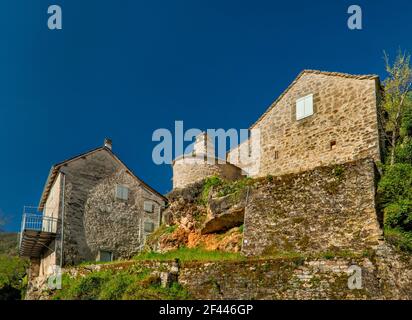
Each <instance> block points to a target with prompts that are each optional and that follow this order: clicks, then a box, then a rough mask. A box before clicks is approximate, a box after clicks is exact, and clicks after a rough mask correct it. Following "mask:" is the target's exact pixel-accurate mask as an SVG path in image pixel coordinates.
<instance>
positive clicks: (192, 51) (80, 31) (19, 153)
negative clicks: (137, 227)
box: [0, 0, 412, 230]
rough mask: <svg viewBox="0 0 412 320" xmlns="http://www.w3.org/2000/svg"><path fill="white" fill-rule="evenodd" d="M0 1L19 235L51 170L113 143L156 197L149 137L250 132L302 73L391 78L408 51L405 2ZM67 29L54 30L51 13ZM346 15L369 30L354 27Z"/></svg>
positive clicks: (1, 127)
mask: <svg viewBox="0 0 412 320" xmlns="http://www.w3.org/2000/svg"><path fill="white" fill-rule="evenodd" d="M282 2H284V3H283V4H282V3H281V1H272V0H268V1H251V0H249V1H240V0H233V1H232V0H230V1H228V0H219V1H217V0H216V1H214V0H207V1H206V0H203V1H200V0H186V1H182V0H173V1H166V0H165V1H153V0H150V1H149V0H146V1H137V0H136V1H132V0H130V1H121V0H116V1H115V0H110V1H101V0H95V1H91V0H87V1H86V0H82V1H81V0H67V1H61V0H59V1H57V0H48V1H44V0H36V1H32V0H26V1H23V0H2V1H1V3H0V39H1V43H2V45H1V46H2V49H1V50H0V143H1V152H2V154H1V157H0V181H1V183H0V210H1V211H3V212H4V213H5V214H6V215H8V216H9V217H10V221H9V224H8V225H7V227H6V229H7V230H17V229H18V228H19V224H20V218H21V213H22V207H23V205H37V204H38V201H39V197H40V194H41V192H42V189H43V185H44V182H45V180H46V178H47V174H48V171H49V169H50V166H51V165H52V164H53V163H56V162H59V161H61V160H64V159H66V158H68V157H71V156H73V155H76V154H79V153H81V152H84V151H87V150H89V149H92V148H95V147H97V146H100V145H101V144H102V142H103V139H104V137H106V136H107V137H111V138H112V139H113V145H114V151H115V153H117V154H118V155H119V156H120V158H121V159H122V160H123V161H125V162H126V164H127V165H128V166H129V167H130V168H131V169H133V170H134V172H135V173H136V174H137V175H138V176H140V177H141V178H142V179H143V180H145V181H146V182H148V183H149V184H150V185H152V186H153V187H154V188H156V189H157V190H159V191H160V192H167V191H169V190H170V189H171V176H172V172H171V168H170V166H167V165H164V166H156V165H155V164H153V162H152V159H151V153H152V149H153V147H154V146H155V143H154V142H152V141H151V135H152V132H153V131H154V130H155V129H157V128H162V127H164V128H173V126H174V121H175V120H184V121H185V127H186V128H190V127H197V128H200V129H206V128H225V129H228V128H238V129H240V128H247V127H249V125H250V124H252V123H253V122H254V121H255V120H256V119H257V118H258V117H259V116H260V115H261V114H262V113H263V112H264V111H265V109H266V108H267V107H268V106H269V105H270V103H271V102H272V101H273V100H274V99H275V98H276V97H277V96H278V95H279V94H280V93H281V92H282V91H283V90H284V89H285V88H286V87H287V85H288V84H289V83H290V82H291V81H292V80H293V79H294V77H295V76H296V75H297V74H298V73H299V72H300V71H301V70H302V69H321V70H327V71H341V72H348V73H359V74H362V73H367V74H369V73H375V74H379V75H381V76H382V77H383V76H384V68H383V60H382V56H383V53H382V52H383V50H387V51H388V52H389V53H391V54H392V55H393V54H394V53H396V50H397V49H398V48H399V47H402V48H403V49H406V50H409V51H412V42H411V31H412V14H411V12H412V2H411V1H395V0H394V1H390V2H388V1H383V0H381V1H379V0H373V1H344V0H340V1H330V0H324V1H320V0H318V1H316V0H315V1H293V0H290V1H282ZM51 4H59V5H61V6H62V9H63V30H61V31H50V30H49V29H48V28H47V25H46V21H47V7H48V6H49V5H51ZM350 4H359V5H361V7H362V9H363V15H364V16H363V18H364V19H363V24H364V29H363V30H362V31H350V30H349V29H348V28H347V25H346V21H347V18H348V15H347V13H346V11H347V8H348V7H349V5H350Z"/></svg>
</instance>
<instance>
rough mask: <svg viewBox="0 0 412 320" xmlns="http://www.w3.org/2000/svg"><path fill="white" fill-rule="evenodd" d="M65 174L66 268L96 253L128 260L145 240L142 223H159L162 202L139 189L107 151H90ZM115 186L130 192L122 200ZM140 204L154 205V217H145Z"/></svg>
mask: <svg viewBox="0 0 412 320" xmlns="http://www.w3.org/2000/svg"><path fill="white" fill-rule="evenodd" d="M63 170H64V172H65V174H66V185H65V219H64V248H63V249H64V263H63V264H64V265H67V264H69V265H70V264H77V263H79V262H83V261H93V260H95V259H96V256H97V251H98V250H108V251H112V252H113V254H114V258H115V259H117V258H127V257H130V256H131V255H133V254H134V253H136V252H137V251H138V249H139V246H140V245H141V244H142V243H141V241H142V240H143V239H144V236H145V234H144V233H143V232H142V228H143V222H144V221H146V219H147V220H150V221H153V222H154V224H155V225H154V226H155V227H156V226H158V225H159V222H160V219H161V217H160V214H161V212H160V210H161V206H162V205H163V203H161V202H162V201H163V199H162V198H161V197H159V196H158V195H155V194H153V193H152V192H149V191H148V190H147V189H146V188H144V187H143V186H141V185H140V184H139V183H138V182H137V181H136V180H135V179H133V178H132V176H131V174H130V173H128V172H127V171H126V170H125V168H124V167H123V166H121V165H120V163H119V162H117V161H115V160H114V158H113V157H112V156H111V155H110V154H109V153H108V151H105V150H102V151H99V152H96V153H92V154H90V155H88V156H87V158H85V159H79V160H77V161H74V162H71V163H70V164H69V165H68V166H66V167H65V168H64V169H63ZM118 183H119V184H122V185H126V186H127V187H128V188H129V199H128V201H126V202H125V201H122V200H118V199H116V198H115V186H116V184H118ZM144 200H150V201H152V202H153V203H154V204H155V208H154V212H153V213H147V214H146V213H144V211H143V202H144Z"/></svg>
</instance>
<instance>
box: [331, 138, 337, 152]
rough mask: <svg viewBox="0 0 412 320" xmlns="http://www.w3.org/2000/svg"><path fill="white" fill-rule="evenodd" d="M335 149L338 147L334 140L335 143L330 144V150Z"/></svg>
mask: <svg viewBox="0 0 412 320" xmlns="http://www.w3.org/2000/svg"><path fill="white" fill-rule="evenodd" d="M335 147H336V141H335V140H333V141H331V142H330V150H333V149H335Z"/></svg>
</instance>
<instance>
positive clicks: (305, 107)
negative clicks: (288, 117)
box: [296, 94, 313, 120]
mask: <svg viewBox="0 0 412 320" xmlns="http://www.w3.org/2000/svg"><path fill="white" fill-rule="evenodd" d="M312 114H313V94H310V95H308V96H306V97H303V98H300V99H298V100H296V120H300V119H303V118H306V117H309V116H311V115H312Z"/></svg>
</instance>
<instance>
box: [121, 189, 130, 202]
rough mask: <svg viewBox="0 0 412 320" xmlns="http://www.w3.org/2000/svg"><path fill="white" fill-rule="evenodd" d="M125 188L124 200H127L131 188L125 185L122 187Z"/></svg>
mask: <svg viewBox="0 0 412 320" xmlns="http://www.w3.org/2000/svg"><path fill="white" fill-rule="evenodd" d="M122 189H123V198H122V199H123V200H127V199H129V188H127V187H123V188H122Z"/></svg>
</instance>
